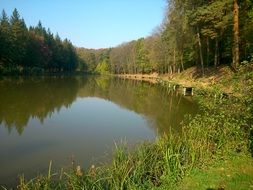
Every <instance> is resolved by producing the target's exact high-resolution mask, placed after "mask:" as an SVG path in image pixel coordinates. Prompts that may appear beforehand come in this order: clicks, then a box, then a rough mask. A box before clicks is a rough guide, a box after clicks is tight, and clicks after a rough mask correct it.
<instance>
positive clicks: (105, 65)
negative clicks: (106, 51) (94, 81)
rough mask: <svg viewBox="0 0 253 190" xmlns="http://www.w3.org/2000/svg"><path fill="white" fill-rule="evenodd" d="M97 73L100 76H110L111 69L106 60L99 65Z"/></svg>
mask: <svg viewBox="0 0 253 190" xmlns="http://www.w3.org/2000/svg"><path fill="white" fill-rule="evenodd" d="M95 71H96V72H97V73H99V74H109V71H110V68H109V65H108V63H107V62H106V61H105V60H104V61H102V62H100V63H99V64H98V65H97V67H96V69H95Z"/></svg>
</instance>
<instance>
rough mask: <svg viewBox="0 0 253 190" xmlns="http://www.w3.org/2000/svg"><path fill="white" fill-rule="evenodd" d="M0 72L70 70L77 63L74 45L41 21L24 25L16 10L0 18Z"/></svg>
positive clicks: (32, 72) (33, 72)
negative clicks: (52, 31)
mask: <svg viewBox="0 0 253 190" xmlns="http://www.w3.org/2000/svg"><path fill="white" fill-rule="evenodd" d="M0 44H1V45H0V74H2V75H17V74H43V73H45V72H69V71H74V70H75V69H76V66H77V61H78V57H77V54H76V50H75V47H74V46H73V45H72V43H71V42H70V41H69V40H68V39H65V40H61V38H60V37H59V35H58V34H56V35H53V34H52V33H51V32H50V30H49V29H48V30H47V29H46V28H44V27H43V26H42V24H41V22H39V23H38V25H37V26H36V27H29V28H27V26H26V24H25V21H24V19H22V18H21V17H20V15H19V13H18V10H17V9H14V11H13V14H12V16H11V17H10V18H9V17H8V16H7V14H6V12H5V11H4V10H3V11H2V16H1V20H0Z"/></svg>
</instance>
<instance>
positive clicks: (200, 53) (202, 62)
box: [197, 32, 205, 76]
mask: <svg viewBox="0 0 253 190" xmlns="http://www.w3.org/2000/svg"><path fill="white" fill-rule="evenodd" d="M197 37H198V43H199V56H200V63H201V70H202V75H203V76H204V74H205V72H204V61H203V53H202V44H201V39H200V34H199V32H198V33H197Z"/></svg>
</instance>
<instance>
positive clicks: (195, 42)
mask: <svg viewBox="0 0 253 190" xmlns="http://www.w3.org/2000/svg"><path fill="white" fill-rule="evenodd" d="M252 35H253V2H252V1H251V0H204V1H203V0H167V8H166V15H165V18H164V21H163V23H162V24H161V25H160V26H159V27H157V28H156V29H155V30H154V32H153V34H152V35H151V36H149V37H146V38H140V39H137V40H133V41H131V42H127V43H123V44H121V45H119V46H117V47H114V48H107V49H97V50H95V49H86V48H77V47H74V46H73V45H72V44H71V42H70V41H69V40H67V39H65V40H63V41H62V40H61V39H60V37H59V36H58V35H55V36H54V35H53V34H52V33H51V32H50V30H49V29H48V30H46V29H45V28H44V27H43V26H42V24H41V23H40V22H39V24H38V25H37V26H36V27H30V28H29V29H28V28H27V27H26V25H25V22H24V20H23V19H21V18H20V16H19V14H18V11H17V10H16V9H15V10H14V11H13V14H12V16H11V17H10V18H8V16H7V15H6V13H5V12H4V11H3V12H2V17H1V23H0V44H1V46H0V72H1V73H2V74H11V73H40V72H44V71H46V72H62V71H64V72H69V71H75V70H77V71H82V72H86V73H100V74H109V73H113V74H126V73H128V74H144V73H146V74H149V73H154V72H156V73H159V74H166V73H175V72H181V71H183V70H184V69H186V68H188V67H191V66H197V67H198V68H200V69H201V70H202V73H203V74H204V70H205V67H208V66H215V67H216V66H218V65H220V64H227V65H231V66H232V68H234V69H235V70H236V68H237V67H238V65H239V64H240V63H241V62H247V61H251V60H252V59H253V38H252Z"/></svg>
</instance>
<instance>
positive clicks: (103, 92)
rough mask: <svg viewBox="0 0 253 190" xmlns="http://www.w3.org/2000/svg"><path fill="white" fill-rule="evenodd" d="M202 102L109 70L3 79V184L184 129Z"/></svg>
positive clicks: (97, 158) (0, 132)
mask: <svg viewBox="0 0 253 190" xmlns="http://www.w3.org/2000/svg"><path fill="white" fill-rule="evenodd" d="M196 110H197V105H196V104H195V103H194V102H193V101H192V100H191V98H189V97H183V96H182V95H181V94H179V93H177V92H175V91H172V90H170V89H168V88H164V87H160V86H158V85H154V84H149V83H144V82H140V81H132V80H123V79H119V78H109V77H34V78H15V79H14V78H3V79H1V80H0V155H1V156H0V185H7V186H11V185H13V184H16V183H17V176H18V175H19V174H24V175H25V176H26V177H27V178H31V177H34V176H36V175H37V174H38V173H44V172H46V171H47V168H48V164H49V161H50V160H52V161H53V168H54V170H55V171H58V170H59V168H62V167H64V168H66V167H69V166H71V163H72V161H73V160H74V161H75V163H76V164H78V165H81V166H82V167H83V168H88V167H89V166H90V165H91V164H99V163H100V162H105V161H107V160H108V159H109V158H110V156H111V154H112V150H113V148H114V143H115V142H116V143H117V142H118V143H119V142H120V141H121V140H126V141H127V142H128V143H129V144H136V143H138V142H142V141H145V140H148V141H153V140H155V138H156V137H157V136H158V135H159V134H163V133H169V132H175V133H177V132H178V131H180V127H179V124H180V122H181V121H182V120H183V118H184V116H185V115H186V114H188V113H192V114H194V113H196Z"/></svg>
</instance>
